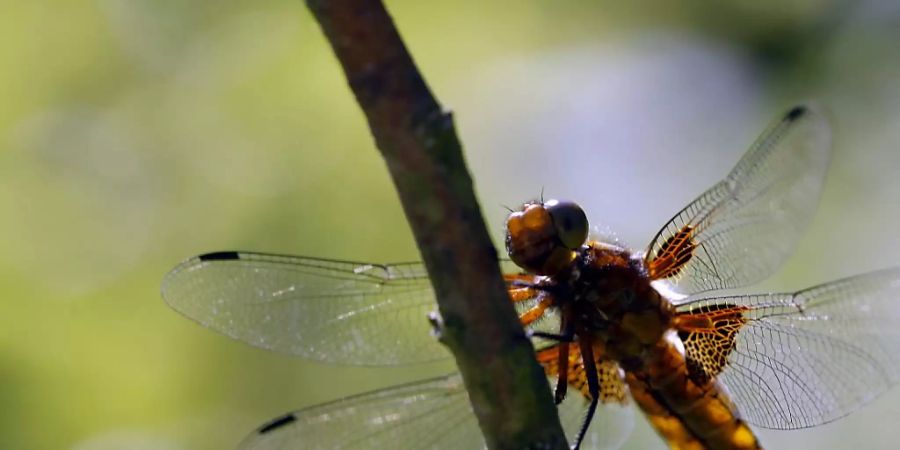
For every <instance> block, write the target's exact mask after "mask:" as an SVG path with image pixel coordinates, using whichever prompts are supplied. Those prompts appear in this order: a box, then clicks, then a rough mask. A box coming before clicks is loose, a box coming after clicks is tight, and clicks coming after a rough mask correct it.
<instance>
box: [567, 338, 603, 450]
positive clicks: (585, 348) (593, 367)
mask: <svg viewBox="0 0 900 450" xmlns="http://www.w3.org/2000/svg"><path fill="white" fill-rule="evenodd" d="M578 344H579V346H580V347H581V361H582V364H584V374H585V376H586V378H587V384H588V394H589V395H590V396H591V404H590V406H588V410H587V414H585V415H584V422H583V423H582V424H581V429H580V430H578V437H577V438H575V443H574V444H573V445H572V450H578V447H580V446H581V441H583V440H584V436H585V434H587V429H588V427H589V426H590V425H591V419H593V418H594V412H595V411H596V410H597V403H598V402H599V401H600V379H599V378H598V377H597V364H596V361H595V360H594V348H593V346H592V345H591V342H590V340H588V339H579V340H578Z"/></svg>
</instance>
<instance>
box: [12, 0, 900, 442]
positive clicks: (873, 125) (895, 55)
mask: <svg viewBox="0 0 900 450" xmlns="http://www.w3.org/2000/svg"><path fill="white" fill-rule="evenodd" d="M626 3H627V5H626ZM388 7H389V8H390V10H391V11H392V13H393V15H394V17H395V19H396V21H397V24H398V26H399V28H400V30H401V32H402V33H403V35H404V37H405V39H406V41H407V43H408V45H409V46H410V48H411V51H412V53H413V55H414V57H415V58H416V60H417V62H418V64H419V66H420V68H421V69H422V71H423V72H424V74H425V76H426V78H427V79H428V81H429V83H430V84H431V86H432V88H433V90H434V91H435V93H436V94H437V95H438V97H439V98H440V100H441V101H442V102H443V104H444V105H445V106H446V107H448V108H451V109H453V110H454V111H455V113H456V120H457V125H458V128H459V132H460V134H461V138H462V140H463V142H464V143H465V145H466V150H467V157H468V160H469V163H470V168H471V170H472V172H473V175H474V178H475V180H476V183H477V188H478V193H479V195H480V199H481V201H482V207H483V211H484V213H485V216H486V218H487V220H488V221H489V225H490V226H491V229H492V231H493V232H494V237H495V238H496V239H497V240H498V242H499V239H500V237H501V236H502V222H503V219H504V214H505V210H504V208H503V207H502V205H515V204H517V203H518V202H521V201H523V200H526V199H530V198H534V197H537V196H538V195H539V194H540V192H541V191H542V190H543V192H544V194H545V195H546V196H547V197H566V198H571V199H574V200H577V201H579V202H581V203H582V205H583V206H584V207H585V209H586V210H587V211H588V216H589V217H590V218H591V220H592V221H593V222H594V224H595V225H597V226H599V227H601V228H602V229H610V230H615V231H616V232H617V233H618V235H619V236H620V238H622V239H623V240H624V241H626V242H628V243H630V244H632V245H633V246H635V247H637V248H640V247H642V246H643V245H645V243H646V242H648V240H649V238H650V237H651V236H653V234H654V233H655V232H656V230H657V228H658V227H659V226H660V225H661V224H663V223H664V222H665V221H666V220H667V219H668V218H669V217H671V215H672V214H673V213H674V212H676V211H677V210H679V209H680V208H681V207H682V206H683V205H684V204H686V202H688V201H689V200H691V199H692V198H693V197H694V196H696V195H697V194H699V193H700V192H701V191H702V190H703V189H705V188H706V187H708V186H710V185H711V184H712V183H713V182H715V181H717V180H718V179H719V178H720V177H722V176H724V174H725V173H726V172H727V171H728V170H729V168H730V167H731V166H732V165H733V164H734V163H735V162H736V161H737V159H738V158H739V157H740V155H741V154H742V153H743V151H744V149H745V148H746V147H747V146H748V145H749V143H750V142H751V141H752V139H753V138H754V137H755V135H756V134H757V133H759V132H760V131H761V130H762V129H763V127H764V126H765V125H766V123H767V122H769V121H770V120H771V119H773V118H775V117H776V116H777V115H778V114H780V113H781V112H782V111H783V110H784V109H785V108H786V107H787V106H789V105H791V104H792V103H795V102H797V101H802V100H805V99H810V98H815V99H818V100H819V101H820V103H822V104H824V105H825V106H826V107H827V108H828V109H830V110H831V112H832V115H833V119H834V128H835V133H836V141H835V148H836V154H835V158H834V163H833V166H832V169H831V172H830V173H829V182H828V184H827V187H826V190H825V193H824V197H823V200H822V206H821V208H820V211H819V215H818V216H817V217H816V219H815V222H814V224H813V226H812V228H811V230H810V232H809V233H808V234H807V236H806V238H805V239H804V240H803V241H802V242H801V246H800V250H799V251H798V253H797V254H796V255H795V257H794V258H793V259H791V260H790V262H789V263H788V265H787V266H786V267H785V270H783V271H782V272H781V274H780V275H779V276H778V277H776V279H774V280H772V281H770V282H768V283H767V284H766V287H770V286H771V287H777V288H778V289H793V288H800V287H804V286H806V285H811V284H814V283H819V282H822V281H826V280H828V279H833V278H837V277H840V276H845V275H850V274H853V273H857V272H862V271H865V270H870V269H875V268H879V267H885V266H889V265H896V264H898V263H900V256H898V253H900V236H898V233H897V231H896V230H897V226H898V225H900V214H898V211H900V178H898V176H897V175H898V174H900V127H898V124H900V46H898V45H897V42H898V40H900V7H898V6H897V3H896V2H891V1H869V2H849V1H839V0H833V1H815V0H788V1H767V0H763V1H744V0H741V1H732V2H711V1H699V0H682V1H677V2H667V1H661V0H660V1H650V0H647V1H637V2H630V3H628V2H621V3H620V2H612V1H602V2H589V1H562V2H550V1H546V0H545V1H522V0H518V1H494V2H481V1H471V0H469V1H459V2H442V3H438V2H421V1H391V2H388ZM0 37H2V39H0V67H2V69H0V100H2V101H0V139H2V140H0V142H2V150H3V151H2V152H0V208H2V211H3V214H2V219H0V292H2V298H3V300H0V448H2V449H67V448H68V449H77V450H100V449H103V450H105V449H141V450H144V449H159V450H182V449H184V450H186V449H192V450H193V449H197V450H212V449H223V448H232V447H233V446H234V445H235V444H236V442H238V441H239V440H240V439H242V438H243V437H244V436H245V435H246V434H247V433H249V432H250V431H251V430H252V429H253V428H254V427H256V426H257V425H259V424H261V423H262V422H264V421H265V420H268V419H269V418H271V417H274V416H276V415H278V414H281V413H283V412H285V411H288V410H291V409H295V408H298V407H301V406H305V405H310V404H314V403H318V402H323V401H326V400H330V399H333V398H336V397H339V396H342V395H347V394H352V393H356V392H361V391H365V390H369V389H372V388H376V387H382V386H387V385H391V384H395V383H398V382H401V381H408V380H412V379H416V378H419V377H422V376H425V375H434V374H438V373H441V372H444V371H448V370H452V365H450V364H438V365H430V366H417V367H413V368H400V369H356V368H346V367H333V366H325V365H319V364H313V363H309V362H305V361H302V360H299V359H296V358H290V357H288V356H283V355H277V354H272V353H268V352H265V351H262V350H257V349H254V348H251V347H249V346H246V345H243V344H240V343H238V342H234V341H231V340H229V339H227V338H225V337H222V336H219V335H217V334H215V333H213V332H211V331H209V330H206V329H203V328H201V327H200V326H197V325H195V324H194V323H192V322H190V321H188V320H186V319H184V318H183V317H181V316H180V315H178V314H177V313H175V312H174V311H172V310H170V309H169V308H168V307H166V305H165V304H164V303H163V301H162V300H161V298H160V296H159V282H160V280H161V278H162V276H163V274H164V273H165V272H166V271H167V270H168V269H170V268H171V267H172V266H174V265H175V264H176V263H178V262H179V261H181V260H182V259H184V258H186V257H188V256H191V255H194V254H197V253H200V252H205V251H211V250H221V249H246V250H257V251H269V252H280V253H291V254H303V255H310V256H322V257H333V258H343V259H354V260H372V261H376V262H389V261H398V260H409V259H415V258H416V257H417V252H416V249H415V246H414V244H413V240H412V238H411V235H410V232H409V228H408V226H407V224H406V222H405V220H404V218H403V215H402V212H401V209H400V206H399V203H398V201H397V198H396V195H395V193H394V191H393V188H392V185H391V183H390V180H389V179H388V177H387V174H386V171H385V170H384V167H383V163H382V161H381V160H380V157H379V156H378V154H377V152H376V151H375V150H374V148H373V146H372V143H371V139H370V138H369V135H368V130H367V128H366V124H365V121H364V119H363V117H362V115H361V113H360V112H359V111H358V108H357V106H356V104H355V102H354V100H353V98H352V95H351V94H350V92H349V90H348V88H347V87H346V86H345V82H344V80H343V77H342V74H341V72H340V71H339V67H338V65H337V63H336V62H335V60H334V58H333V56H332V54H331V52H330V49H329V47H328V45H327V43H326V42H325V41H324V39H323V37H322V36H321V33H320V31H319V29H318V27H317V26H316V24H315V23H314V22H313V20H312V18H311V16H310V15H309V13H308V12H307V11H306V9H305V7H304V5H303V3H302V2H299V1H284V0H257V1H231V2H184V1H175V0H152V1H151V0H128V1H124V0H96V1H70V0H56V1H53V2H42V1H36V2H25V1H18V2H4V4H3V6H2V14H0ZM898 307H900V305H898ZM898 405H900V392H898V390H894V391H893V392H891V393H888V394H886V395H884V396H882V397H881V398H880V399H879V400H877V401H876V402H874V403H873V404H872V405H870V406H868V407H866V408H864V409H862V410H861V411H859V412H857V413H855V414H853V415H852V416H850V417H849V418H847V419H844V420H841V421H838V422H836V423H834V424H830V425H827V426H822V427H818V428H814V429H809V430H803V431H794V432H767V431H761V432H760V434H761V436H762V440H763V441H762V442H763V444H765V445H767V446H769V447H771V448H800V447H808V448H815V447H823V446H827V447H830V448H846V447H849V446H851V445H853V446H857V447H858V448H895V446H896V442H898V440H900V427H896V426H891V425H890V424H893V423H894V422H896V421H897V420H898V419H900V406H898ZM627 445H628V448H661V447H662V443H661V441H660V440H659V439H658V438H656V436H655V435H653V433H652V432H651V431H650V430H649V428H648V427H647V426H646V425H645V424H644V422H643V419H642V418H638V419H637V425H636V431H635V433H634V435H633V437H632V439H631V440H630V441H629V442H628V444H627Z"/></svg>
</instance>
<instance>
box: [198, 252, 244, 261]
mask: <svg viewBox="0 0 900 450" xmlns="http://www.w3.org/2000/svg"><path fill="white" fill-rule="evenodd" d="M197 258H199V259H200V261H228V260H233V259H241V255H239V254H238V252H212V253H205V254H203V255H200V256H198V257H197Z"/></svg>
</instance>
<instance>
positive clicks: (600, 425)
mask: <svg viewBox="0 0 900 450" xmlns="http://www.w3.org/2000/svg"><path fill="white" fill-rule="evenodd" d="M830 141H831V135H830V130H829V126H828V123H827V121H826V120H825V119H824V117H823V116H822V114H821V113H820V112H818V111H817V109H816V108H815V107H811V106H798V107H795V108H793V109H791V110H790V111H788V112H787V113H786V114H784V115H783V116H782V117H781V118H780V119H779V120H777V121H776V122H775V123H774V124H772V125H771V126H770V127H769V128H768V129H767V130H766V131H765V132H764V133H763V134H762V136H760V137H759V138H758V140H757V141H756V142H755V143H754V144H753V145H752V146H751V147H750V149H749V150H748V152H747V153H746V154H745V155H744V157H743V158H742V159H741V160H740V161H739V162H738V164H737V166H736V167H735V168H734V169H733V170H732V171H731V172H730V173H729V174H728V175H727V177H726V178H725V179H724V180H722V181H720V182H719V183H717V184H716V185H714V186H713V187H712V188H710V189H709V190H707V191H706V192H704V193H703V194H702V195H700V196H699V197H698V198H697V199H696V200H694V201H693V202H691V203H690V204H689V205H688V206H687V207H685V208H684V209H682V210H681V211H679V212H678V213H677V214H675V216H674V217H673V218H672V219H671V220H670V221H669V222H668V223H667V224H665V226H663V228H662V229H661V230H660V232H659V233H658V234H657V235H656V236H655V237H654V238H653V240H652V241H651V243H650V245H649V246H648V247H647V249H646V250H645V251H643V252H634V251H631V250H629V249H626V248H623V247H621V246H619V245H618V244H616V243H612V242H603V241H601V240H594V239H589V238H588V221H587V218H586V214H585V213H584V211H583V210H582V209H581V208H580V207H579V206H578V205H576V204H575V203H572V202H565V201H555V200H550V201H532V202H527V203H525V204H524V205H523V206H522V207H521V209H520V210H518V211H514V212H513V213H511V214H510V216H509V218H508V219H507V230H506V231H507V235H506V248H507V251H508V254H509V257H510V261H503V262H501V263H502V264H503V265H504V266H505V268H506V269H508V270H507V273H508V275H506V281H507V285H508V289H509V294H510V299H511V301H513V302H514V303H515V305H516V308H517V310H518V311H519V313H520V320H521V322H522V324H523V325H524V326H526V327H528V328H529V329H530V330H531V333H532V336H533V339H534V342H535V346H536V348H537V350H536V357H537V359H538V362H539V363H540V364H541V365H542V366H543V367H544V370H545V372H546V373H547V375H548V377H549V378H550V379H551V380H554V381H555V386H554V388H553V389H554V395H555V398H556V400H557V403H558V404H559V405H560V416H561V418H562V421H563V424H564V427H565V428H566V431H567V433H568V435H569V436H570V438H571V439H572V441H573V448H578V447H579V446H581V445H582V444H583V445H584V447H591V448H595V447H609V448H615V447H616V446H618V445H620V444H621V443H622V441H623V440H624V439H625V437H627V435H628V434H629V433H630V430H631V426H630V424H631V418H630V415H629V411H630V410H631V409H632V408H631V405H632V404H634V405H636V406H637V407H638V408H639V409H640V410H641V411H642V412H643V413H644V415H645V416H646V417H647V419H648V420H649V422H650V424H651V425H652V426H653V427H654V428H655V429H656V431H657V433H658V434H659V435H660V436H661V437H662V439H663V440H664V441H665V442H666V443H667V444H668V445H669V446H671V447H672V448H680V449H702V448H714V449H756V448H760V447H761V445H760V443H759V441H758V439H757V438H756V436H755V434H754V433H753V431H752V430H751V428H750V425H754V426H758V427H764V428H774V429H797V428H805V427H811V426H815V425H819V424H823V423H827V422H830V421H832V420H835V419H838V418H840V417H842V416H844V415H846V414H848V413H850V412H852V411H853V410H855V409H857V408H859V407H860V406H862V405H863V404H865V403H866V402H868V401H870V400H871V399H873V398H874V397H875V396H877V395H878V394H880V393H881V392H883V391H885V390H886V389H888V388H889V387H890V386H891V385H893V384H895V383H896V382H897V381H898V377H900V370H898V369H900V367H898V366H900V333H898V331H897V330H900V307H898V305H895V304H894V303H893V302H895V301H896V300H897V299H898V297H900V269H888V270H883V271H879V272H873V273H868V274H863V275H858V276H854V277H850V278H845V279H842V280H838V281H834V282H831V283H826V284H822V285H819V286H815V287H812V288H809V289H804V290H801V291H798V292H789V293H774V294H761V295H725V296H723V295H716V294H715V293H714V291H719V290H727V289H733V288H738V287H743V286H747V285H751V284H753V283H756V282H758V281H761V280H763V279H765V278H767V277H768V276H770V275H771V274H772V273H774V272H775V271H776V270H777V269H778V267H779V266H780V265H781V263H782V262H783V261H784V260H785V259H786V258H787V257H788V256H789V255H790V254H791V253H792V252H793V250H794V247H795V244H796V242H797V241H798V239H799V238H800V236H801V235H802V233H803V232H804V229H805V228H806V226H807V225H808V223H809V222H810V220H811V218H812V216H813V213H814V212H815V209H816V204H817V202H818V198H819V194H820V191H821V189H822V185H823V183H824V179H825V173H826V171H827V168H828V165H829V160H830V156H831V142H830ZM512 264H515V265H516V266H517V268H513V267H512ZM162 292H163V297H164V298H165V300H166V301H167V302H168V303H169V305H171V306H172V307H173V308H174V309H176V310H178V311H179V312H181V313H182V314H184V315H185V316H187V317H189V318H191V319H193V320H195V321H197V322H199V323H200V324H202V325H203V326H205V327H208V328H211V329H213V330H216V331H219V332H221V333H224V334H226V335H228V336H230V337H232V338H235V339H238V340H240V341H244V342H246V343H249V344H252V345H255V346H258V347H262V348H267V349H271V350H276V351H280V352H285V353H290V354H294V355H299V356H303V357H306V358H310V359H313V360H318V361H324V362H330V363H340V364H356V365H401V364H409V363H415V362H423V361H431V360H436V359H440V358H445V357H447V354H446V352H445V351H444V350H443V349H442V348H441V346H440V345H439V344H437V343H436V342H435V341H434V340H433V339H432V338H431V337H430V335H429V325H428V323H427V322H426V321H425V320H424V317H425V315H426V314H427V313H428V312H429V311H431V310H432V309H433V308H434V299H433V297H434V294H433V291H432V289H431V286H430V284H429V281H428V278H427V275H426V273H425V270H424V267H423V266H422V265H421V264H418V263H409V264H396V265H378V264H367V263H354V262H340V261H332V260H324V259H315V258H300V257H292V256H278V255H266V254H258V253H245V252H218V253H209V254H205V255H201V256H198V257H194V258H191V259H189V260H187V261H185V262H184V263H182V264H181V265H179V266H177V267H176V268H175V269H173V270H172V271H171V272H170V273H169V274H168V275H167V276H166V277H165V280H164V282H163V287H162ZM570 391H571V392H570ZM582 419H583V420H582ZM388 446H395V447H396V446H401V447H409V448H477V447H479V446H483V441H482V438H481V435H480V432H479V430H478V428H477V423H476V422H475V417H474V414H472V412H471V407H470V406H469V404H468V400H467V398H466V395H465V390H464V388H463V386H462V383H461V380H460V377H459V375H458V374H450V375H446V376H443V377H438V378H433V379H429V380H424V381H420V382H417V383H413V384H408V385H403V386H395V387H390V388H386V389H382V390H379V391H374V392H371V393H367V394H362V395H359V396H356V397H350V398H347V399H343V400H338V401H336V402H333V403H328V404H324V405H318V406H313V407H309V408H306V409H302V410H299V411H296V412H292V413H289V414H286V415H284V416H281V417H279V418H277V419H275V420H273V421H271V422H269V423H267V424H265V425H263V426H262V427H260V428H259V429H257V430H256V431H255V432H253V433H252V434H251V435H250V436H249V437H248V438H247V439H246V440H245V441H244V443H243V444H242V446H241V448H242V449H245V450H249V449H253V450H263V449H265V450H270V449H286V448H356V447H363V448H385V447H388Z"/></svg>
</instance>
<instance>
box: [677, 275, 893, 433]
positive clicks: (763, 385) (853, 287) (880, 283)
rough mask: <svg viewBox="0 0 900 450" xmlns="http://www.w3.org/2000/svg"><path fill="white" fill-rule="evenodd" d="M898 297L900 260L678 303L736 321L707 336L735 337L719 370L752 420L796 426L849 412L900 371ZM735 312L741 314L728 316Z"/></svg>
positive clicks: (687, 311)
mask: <svg viewBox="0 0 900 450" xmlns="http://www.w3.org/2000/svg"><path fill="white" fill-rule="evenodd" d="M898 301H900V269H889V270H884V271H880V272H873V273H870V274H865V275H860V276H856V277H852V278H846V279H843V280H839V281H835V282H832V283H827V284H824V285H821V286H817V287H813V288H810V289H806V290H803V291H800V292H797V293H794V294H769V295H745V296H735V297H718V298H705V299H697V300H694V301H692V302H690V303H688V304H685V305H681V306H680V307H679V308H678V311H679V317H683V316H684V315H694V316H703V315H717V316H719V319H718V320H715V321H711V322H712V324H711V325H713V326H715V327H716V329H713V330H710V331H716V330H717V329H718V328H719V327H723V328H736V332H735V333H731V331H726V332H723V333H719V334H718V337H717V338H714V339H712V340H710V341H709V342H715V341H716V340H721V339H724V338H726V337H727V336H733V339H734V346H733V348H731V349H730V353H727V362H726V363H725V365H724V367H723V368H722V371H721V374H720V375H719V380H720V381H721V382H722V383H723V384H725V385H726V387H727V388H728V390H729V392H730V393H731V395H732V397H733V399H734V403H735V404H736V405H737V407H738V409H739V410H740V412H741V414H742V415H743V417H744V418H745V419H747V421H748V422H749V423H751V424H754V425H757V426H761V427H765V428H776V429H793V428H804V427H811V426H815V425H819V424H822V423H826V422H830V421H832V420H835V419H837V418H840V417H842V416H844V415H846V414H849V413H850V412H852V411H853V410H855V409H857V408H859V407H860V406H862V405H864V404H865V403H867V402H869V401H870V400H872V399H873V398H875V397H876V396H877V395H879V394H880V393H882V392H884V391H885V390H886V389H888V388H889V387H890V386H892V385H894V384H895V383H897V381H898V380H900V304H898ZM728 312H732V313H734V312H736V313H739V314H740V316H741V318H740V319H739V320H738V319H734V318H732V319H731V320H726V319H724V318H723V317H725V316H723V314H725V313H728ZM731 317H734V316H731ZM694 319H695V320H693V322H697V323H699V322H698V321H697V320H696V317H695V318H694ZM740 323H742V325H740V326H735V325H736V324H740ZM688 345H689V344H686V347H688ZM719 347H720V348H723V347H722V346H719ZM724 348H725V349H728V346H727V345H726V346H725V347H724ZM692 353H693V352H692V350H691V349H689V348H688V350H687V356H688V358H691V355H692ZM711 353H713V352H707V353H706V354H711ZM700 354H701V353H696V354H695V355H700Z"/></svg>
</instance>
